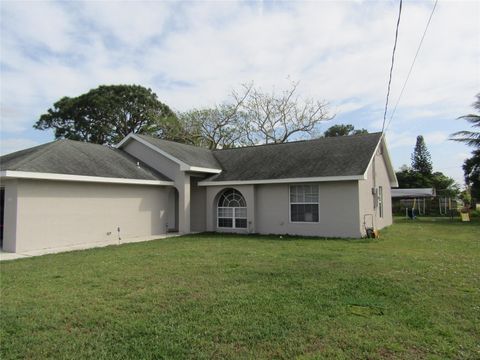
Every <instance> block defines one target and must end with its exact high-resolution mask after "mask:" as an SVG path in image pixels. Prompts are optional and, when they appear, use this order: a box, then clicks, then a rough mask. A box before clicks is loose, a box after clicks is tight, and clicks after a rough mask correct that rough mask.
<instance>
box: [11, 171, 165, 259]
mask: <svg viewBox="0 0 480 360" xmlns="http://www.w3.org/2000/svg"><path fill="white" fill-rule="evenodd" d="M6 188H7V189H8V188H9V187H8V186H7V187H6ZM16 192H17V199H16V206H17V213H16V223H15V225H16V239H14V240H13V243H14V244H15V249H11V248H10V249H8V251H15V252H17V253H21V252H26V251H35V250H42V249H61V248H68V247H70V246H76V245H89V244H91V245H92V246H94V245H95V244H96V243H112V244H115V243H118V237H119V236H120V237H121V239H122V242H128V239H133V238H134V237H142V236H152V235H160V234H164V233H165V232H166V226H167V221H168V214H167V212H168V211H167V210H168V209H167V208H168V192H169V189H168V188H167V187H160V186H141V185H119V184H95V183H78V182H61V181H41V180H34V181H32V180H18V181H17V185H16ZM7 212H10V211H8V210H7ZM8 226H11V224H9V223H7V227H8ZM118 228H120V233H119V232H118ZM10 233H11V232H7V236H8V234H10ZM6 242H7V243H9V244H10V243H12V241H11V239H10V240H7V241H6ZM5 250H7V249H5Z"/></svg>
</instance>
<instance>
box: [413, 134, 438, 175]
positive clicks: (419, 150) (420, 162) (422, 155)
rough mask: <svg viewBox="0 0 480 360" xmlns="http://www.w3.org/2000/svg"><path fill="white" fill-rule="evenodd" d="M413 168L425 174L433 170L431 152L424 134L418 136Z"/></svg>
mask: <svg viewBox="0 0 480 360" xmlns="http://www.w3.org/2000/svg"><path fill="white" fill-rule="evenodd" d="M412 169H413V170H415V171H417V172H419V173H420V174H422V175H423V176H428V175H430V174H431V173H432V170H433V166H432V160H431V157H430V152H429V151H428V149H427V145H426V144H425V140H424V139H423V136H422V135H418V136H417V142H416V144H415V148H414V150H413V154H412Z"/></svg>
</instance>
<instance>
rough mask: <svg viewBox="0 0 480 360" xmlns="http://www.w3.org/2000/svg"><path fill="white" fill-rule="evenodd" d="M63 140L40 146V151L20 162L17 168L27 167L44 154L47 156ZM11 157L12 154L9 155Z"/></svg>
mask: <svg viewBox="0 0 480 360" xmlns="http://www.w3.org/2000/svg"><path fill="white" fill-rule="evenodd" d="M62 140H63V139H60V140H53V141H50V142H49V143H46V144H42V145H38V147H39V148H40V147H41V149H39V150H38V151H35V152H33V153H31V154H29V155H27V156H26V157H25V159H23V160H20V161H19V162H18V164H17V166H16V168H19V167H20V166H23V165H26V164H28V163H30V162H32V161H33V160H35V159H37V158H38V157H40V156H42V155H43V154H45V153H46V152H48V151H49V150H50V149H51V148H52V147H54V146H55V145H56V144H57V143H60V142H61V141H62ZM25 150H28V149H25ZM12 154H15V153H12ZM9 155H10V154H9Z"/></svg>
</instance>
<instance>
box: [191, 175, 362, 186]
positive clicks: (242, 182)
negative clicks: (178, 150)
mask: <svg viewBox="0 0 480 360" xmlns="http://www.w3.org/2000/svg"><path fill="white" fill-rule="evenodd" d="M365 179H366V178H365V174H363V175H352V176H321V177H306V178H288V179H268V180H230V181H208V180H203V181H199V182H198V186H215V185H218V186H225V185H253V184H288V183H305V182H325V181H349V180H365Z"/></svg>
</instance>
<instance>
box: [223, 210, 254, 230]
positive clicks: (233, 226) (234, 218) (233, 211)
mask: <svg viewBox="0 0 480 360" xmlns="http://www.w3.org/2000/svg"><path fill="white" fill-rule="evenodd" d="M220 209H232V216H231V217H228V216H221V217H220V216H219V213H220ZM237 209H245V214H246V213H247V208H246V207H227V206H217V228H219V229H246V228H247V227H248V221H247V216H246V215H245V217H243V216H237ZM220 218H222V219H232V226H231V227H229V226H220ZM236 219H243V220H246V221H247V225H246V226H245V227H237V226H235V220H236Z"/></svg>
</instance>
